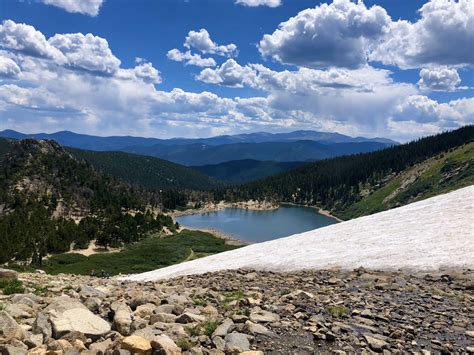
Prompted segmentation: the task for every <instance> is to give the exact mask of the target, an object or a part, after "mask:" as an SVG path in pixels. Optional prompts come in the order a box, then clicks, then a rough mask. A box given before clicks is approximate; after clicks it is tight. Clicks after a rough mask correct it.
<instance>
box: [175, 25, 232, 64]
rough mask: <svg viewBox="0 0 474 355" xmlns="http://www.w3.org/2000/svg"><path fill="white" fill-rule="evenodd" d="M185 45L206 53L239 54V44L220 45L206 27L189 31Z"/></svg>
mask: <svg viewBox="0 0 474 355" xmlns="http://www.w3.org/2000/svg"><path fill="white" fill-rule="evenodd" d="M184 47H186V48H188V49H191V48H194V49H197V50H198V51H200V52H202V53H205V54H218V55H221V56H226V57H233V56H236V55H237V46H236V45H235V44H233V43H230V44H226V45H218V44H217V43H215V42H214V41H212V40H211V36H210V35H209V32H207V30H206V29H204V28H201V29H200V30H199V32H197V31H189V33H188V35H187V36H186V39H185V41H184Z"/></svg>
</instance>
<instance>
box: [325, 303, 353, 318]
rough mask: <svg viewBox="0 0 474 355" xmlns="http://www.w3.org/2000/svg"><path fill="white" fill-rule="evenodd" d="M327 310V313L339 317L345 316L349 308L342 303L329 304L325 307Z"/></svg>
mask: <svg viewBox="0 0 474 355" xmlns="http://www.w3.org/2000/svg"><path fill="white" fill-rule="evenodd" d="M327 311H328V312H329V314H331V315H332V316H333V317H337V318H341V317H344V316H346V315H347V314H348V313H349V310H348V309H347V308H346V307H345V306H343V305H340V304H338V305H333V306H329V307H328V308H327Z"/></svg>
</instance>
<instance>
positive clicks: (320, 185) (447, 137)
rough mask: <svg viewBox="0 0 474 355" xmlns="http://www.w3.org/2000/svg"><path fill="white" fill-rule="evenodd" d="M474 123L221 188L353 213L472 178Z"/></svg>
mask: <svg viewBox="0 0 474 355" xmlns="http://www.w3.org/2000/svg"><path fill="white" fill-rule="evenodd" d="M473 142H474V126H465V127H463V128H460V129H457V130H455V131H451V132H446V133H442V134H439V135H435V136H431V137H426V138H422V139H419V140H417V141H413V142H410V143H407V144H403V145H399V146H395V147H391V148H387V149H384V150H381V151H377V152H372V153H367V154H359V155H352V156H345V157H340V158H335V159H328V160H324V161H320V162H315V163H310V164H306V165H305V166H303V167H301V168H297V169H295V170H292V171H289V172H286V173H282V174H278V175H275V176H271V177H268V178H266V179H262V180H260V181H257V182H251V183H248V184H245V185H242V186H240V187H234V188H232V189H226V190H222V191H221V193H222V195H221V197H222V198H225V199H227V200H230V201H234V200H248V199H260V200H265V199H267V200H273V201H277V202H294V203H299V204H308V205H316V206H319V207H322V208H324V209H326V210H330V211H331V212H332V213H333V214H334V215H336V216H338V217H341V218H343V219H350V218H354V217H358V216H361V215H365V214H370V213H374V212H377V211H382V210H384V209H388V208H392V207H395V206H399V205H403V204H406V203H409V202H412V201H417V200H421V199H423V198H427V197H430V196H434V195H437V194H440V193H443V192H447V191H451V190H454V189H456V188H460V187H463V186H468V185H471V184H473V183H474V172H473V169H474V167H473V165H474V153H473Z"/></svg>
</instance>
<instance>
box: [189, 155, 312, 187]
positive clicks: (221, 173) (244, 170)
mask: <svg viewBox="0 0 474 355" xmlns="http://www.w3.org/2000/svg"><path fill="white" fill-rule="evenodd" d="M304 164H305V163H304V162H275V161H260V160H251V159H247V160H232V161H229V162H225V163H220V164H215V165H201V166H191V168H193V169H194V170H197V171H200V172H201V173H203V174H206V175H208V176H211V177H213V178H215V179H218V180H220V181H224V182H227V183H231V184H241V183H244V182H249V181H254V180H258V179H262V178H265V177H267V176H270V175H274V174H278V173H281V172H284V171H288V170H291V169H295V168H297V167H300V166H301V165H304Z"/></svg>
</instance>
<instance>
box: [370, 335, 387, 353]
mask: <svg viewBox="0 0 474 355" xmlns="http://www.w3.org/2000/svg"><path fill="white" fill-rule="evenodd" d="M364 338H365V340H366V341H367V343H368V344H369V346H370V348H371V349H372V350H374V351H382V350H383V349H386V348H387V347H388V343H387V342H386V341H385V340H383V339H380V336H377V337H376V336H375V335H371V334H364Z"/></svg>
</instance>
